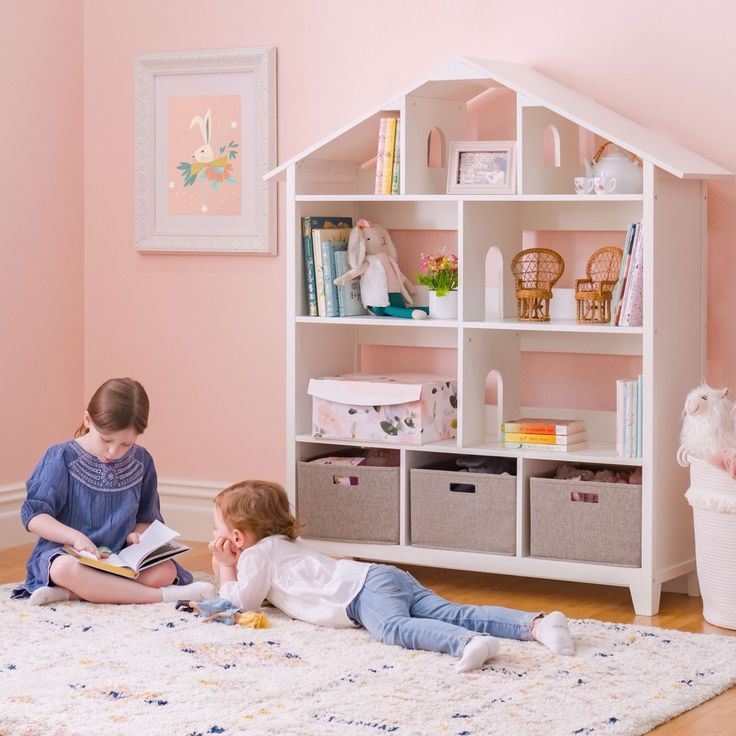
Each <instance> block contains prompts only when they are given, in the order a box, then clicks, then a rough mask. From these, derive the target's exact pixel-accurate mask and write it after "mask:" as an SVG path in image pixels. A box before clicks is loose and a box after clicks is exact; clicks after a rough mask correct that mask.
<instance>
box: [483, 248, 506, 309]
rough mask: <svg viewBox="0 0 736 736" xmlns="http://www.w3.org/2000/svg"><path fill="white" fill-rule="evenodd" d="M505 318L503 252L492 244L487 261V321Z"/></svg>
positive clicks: (487, 254)
mask: <svg viewBox="0 0 736 736" xmlns="http://www.w3.org/2000/svg"><path fill="white" fill-rule="evenodd" d="M502 318H503V253H502V252H501V250H500V248H498V247H496V246H495V245H492V246H491V247H490V248H489V249H488V252H487V253H486V261H485V314H484V319H485V320H486V321H490V322H493V321H496V320H500V319H502Z"/></svg>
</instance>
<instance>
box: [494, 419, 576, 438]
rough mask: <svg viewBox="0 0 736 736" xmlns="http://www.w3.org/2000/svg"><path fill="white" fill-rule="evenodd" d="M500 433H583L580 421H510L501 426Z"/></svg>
mask: <svg viewBox="0 0 736 736" xmlns="http://www.w3.org/2000/svg"><path fill="white" fill-rule="evenodd" d="M501 431H502V432H524V433H526V434H554V435H557V434H576V433H578V432H584V431H585V422H584V421H583V420H582V419H533V418H532V419H527V418H523V419H511V420H509V421H506V422H503V423H502V424H501Z"/></svg>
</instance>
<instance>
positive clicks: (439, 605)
mask: <svg viewBox="0 0 736 736" xmlns="http://www.w3.org/2000/svg"><path fill="white" fill-rule="evenodd" d="M148 409H149V402H148V396H147V395H146V392H145V390H144V388H143V386H141V384H140V383H138V382H137V381H134V380H133V379H130V378H113V379H111V380H109V381H106V382H105V383H103V384H102V386H100V388H98V389H97V391H96V392H95V394H94V395H93V396H92V399H91V400H90V402H89V405H88V406H87V409H86V411H85V412H84V419H83V423H82V426H81V427H79V429H78V430H77V432H76V434H75V438H74V439H72V440H69V441H67V442H63V443H61V444H58V445H54V446H53V447H51V448H49V449H48V450H47V451H46V453H45V454H44V456H43V458H42V459H41V461H40V462H39V464H38V466H37V467H36V469H35V470H34V471H33V473H32V474H31V477H30V478H29V479H28V482H27V489H28V495H27V498H26V501H25V502H24V504H23V507H22V509H21V520H22V522H23V524H24V526H25V527H26V528H27V529H28V530H29V531H31V532H33V533H34V534H37V535H38V537H39V540H38V542H37V543H36V546H35V548H34V549H33V552H32V553H31V557H30V558H29V560H28V563H27V565H26V569H27V576H26V580H25V582H24V583H23V585H21V586H19V587H18V588H16V589H15V590H14V591H13V597H15V598H29V599H30V602H31V603H32V604H37V605H44V604H48V603H53V602H56V601H63V600H70V599H76V598H80V599H82V600H86V601H92V602H98V603H159V602H161V601H169V602H172V601H176V600H179V599H188V600H202V599H204V598H212V597H214V596H215V595H216V590H215V588H214V586H212V585H211V584H209V583H202V582H192V576H191V574H190V573H189V572H187V571H186V570H184V569H183V568H182V567H180V566H179V565H178V563H176V562H175V561H173V560H169V561H167V562H164V563H161V564H159V565H156V566H155V567H152V568H149V569H147V570H144V571H143V572H142V573H141V575H140V576H139V577H138V579H137V580H129V579H126V578H121V577H118V576H115V575H110V574H108V573H105V572H101V571H98V570H95V569H92V568H89V567H86V566H84V565H80V564H79V563H78V562H77V561H76V560H75V559H74V558H73V557H71V556H70V555H67V554H66V553H65V552H64V550H63V547H64V545H68V546H71V547H73V548H74V549H76V550H77V551H80V552H81V551H87V552H90V553H91V554H94V555H96V556H98V557H100V556H102V553H101V548H102V547H107V548H110V549H113V550H119V549H121V548H122V547H124V546H126V545H129V544H134V543H135V542H137V541H138V540H139V537H140V533H141V532H142V531H143V530H144V529H145V528H146V527H147V526H148V525H149V524H151V523H152V522H153V521H154V520H155V519H159V520H162V518H161V511H160V505H159V497H158V491H157V481H156V470H155V467H154V464H153V459H152V458H151V456H150V455H149V453H148V452H147V451H146V450H145V449H143V448H142V447H140V446H138V445H137V444H136V441H137V439H138V437H139V436H140V435H141V434H142V433H143V431H144V430H145V429H146V427H147V426H148ZM213 513H214V534H213V541H212V542H211V543H210V551H211V553H212V566H213V570H214V572H215V575H216V576H217V578H218V580H219V585H220V591H219V594H220V596H221V597H222V598H225V599H227V600H228V601H230V603H231V604H232V605H233V606H236V607H238V608H241V609H243V610H246V611H248V610H255V609H257V608H259V607H260V605H261V603H262V601H263V600H264V599H268V600H269V601H270V602H271V603H272V604H273V605H274V606H276V607H277V608H279V609H281V610H282V611H283V612H284V613H286V614H287V615H289V616H291V617H292V618H297V619H301V620H303V621H307V622H309V623H313V624H319V625H322V626H335V627H349V626H363V627H364V628H365V629H367V630H368V631H369V632H370V633H371V634H372V635H373V636H374V637H376V638H377V639H380V640H381V641H383V642H384V643H386V644H393V645H397V646H402V647H405V648H407V649H426V650H429V651H435V652H445V653H447V654H451V655H453V656H454V657H457V658H458V660H459V661H458V663H457V665H456V669H457V670H458V671H459V672H466V671H470V670H475V669H479V668H480V667H482V666H483V665H484V664H485V663H486V662H488V661H489V660H490V659H492V658H493V657H494V656H495V655H496V653H497V652H498V649H499V643H498V638H503V639H519V640H536V641H538V642H540V643H541V644H543V645H544V646H546V647H547V648H548V649H549V650H550V651H552V652H555V653H557V654H566V655H572V654H574V648H573V643H572V639H571V637H570V633H569V630H568V626H567V619H566V618H565V616H564V615H563V614H562V613H560V612H559V611H554V612H553V613H551V614H549V615H544V614H542V613H531V612H525V611H517V610H514V609H510V608H502V607H500V606H476V605H461V604H457V603H452V602H450V601H447V600H445V599H444V598H441V597H440V596H438V595H436V594H435V593H433V592H432V591H430V590H428V589H427V588H425V587H423V586H422V585H420V584H419V583H418V582H417V581H416V580H415V579H414V578H413V577H412V576H411V575H410V574H409V573H407V572H404V571H402V570H399V569H398V568H396V567H393V566H391V565H380V564H371V563H366V562H356V561H354V560H347V559H340V560H336V559H333V558H331V557H327V556H325V555H321V554H319V553H317V552H315V551H313V550H311V549H310V548H309V547H307V546H306V545H304V544H303V543H302V542H301V540H300V539H299V538H298V530H299V525H298V524H297V521H296V519H295V518H294V516H293V515H292V514H291V511H290V510H289V500H288V497H287V495H286V492H285V491H284V489H283V488H282V487H281V486H280V485H278V484H275V483H270V482H266V481H253V480H251V481H244V482H242V483H237V484H235V485H233V486H230V487H229V488H226V489H225V490H224V491H222V492H221V493H220V494H219V495H218V496H217V498H216V499H215V505H214V511H213ZM497 637H498V638H497Z"/></svg>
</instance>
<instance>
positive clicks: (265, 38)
mask: <svg viewBox="0 0 736 736" xmlns="http://www.w3.org/2000/svg"><path fill="white" fill-rule="evenodd" d="M347 6H352V7H347ZM203 7H206V10H204V11H203ZM698 7H699V10H698V12H693V9H692V4H691V3H686V2H684V1H682V0H679V1H677V2H673V3H669V4H668V5H667V13H666V14H663V13H661V11H660V9H659V7H657V5H656V4H654V3H652V4H648V3H641V2H640V0H621V1H620V2H618V3H616V7H615V9H614V10H611V9H610V8H608V7H606V8H603V7H599V6H596V5H594V4H590V3H588V4H587V5H581V4H580V3H579V2H573V0H559V1H558V2H556V3H543V2H528V1H527V2H523V1H522V2H518V3H515V4H511V3H508V2H502V1H501V0H482V1H481V0H477V1H475V0H474V1H470V0H466V1H465V2H460V3H447V2H446V0H422V2H418V0H407V1H406V2H396V1H395V0H391V1H389V0H374V2H373V3H368V4H366V3H357V2H352V3H351V2H349V3H346V2H345V0H340V1H339V2H338V0H319V1H316V0H312V1H311V2H305V1H304V0H280V1H279V2H276V3H253V2H248V3H245V2H241V1H240V0H220V1H218V2H214V3H209V4H207V5H206V6H203V5H202V4H201V3H200V2H195V0H176V2H174V0H146V2H142V1H129V2H120V0H94V2H85V5H84V41H85V54H84V69H85V99H84V123H85V152H84V153H85V155H84V162H85V169H84V176H85V272H86V278H85V298H86V310H85V320H86V321H85V329H84V335H85V339H86V353H85V365H86V381H85V382H86V388H85V390H86V392H87V393H89V392H90V391H91V390H92V389H93V388H94V387H95V386H96V385H97V384H98V383H99V382H100V381H101V380H103V379H104V378H107V377H108V376H111V375H116V374H124V373H129V374H132V375H135V376H137V377H139V378H140V379H141V380H142V381H143V382H144V383H145V384H146V386H147V387H148V388H149V390H150V393H151V397H152V401H153V413H152V417H151V428H150V430H149V432H148V433H147V437H146V444H147V445H148V446H149V447H150V448H151V449H152V451H153V452H154V455H155V457H156V459H157V462H158V466H159V472H160V473H161V475H163V476H168V477H171V476H178V477H183V478H192V479H197V478H199V479H220V478H221V479H229V480H235V479H237V478H240V477H242V476H245V475H251V476H253V475H259V476H268V477H273V478H277V479H281V478H283V476H284V468H283V456H284V388H283V386H284V375H285V370H284V306H283V305H284V257H283V255H282V253H283V248H284V242H283V191H280V197H281V204H280V220H279V231H280V240H281V242H280V253H281V254H280V255H279V256H278V257H276V258H261V257H232V256H227V257H216V256H194V255H193V256H160V255H154V256H151V255H140V254H138V253H137V252H136V251H135V248H134V242H133V190H134V181H133V172H134V169H133V151H134V149H133V137H134V124H133V121H134V116H133V112H134V108H133V60H134V57H135V55H136V54H137V53H141V52H151V51H172V50H189V49H207V48H227V47H237V46H256V45H274V46H276V47H277V48H278V84H279V93H278V105H279V138H278V145H279V160H280V161H283V160H285V159H287V158H289V157H291V156H293V155H295V154H296V153H298V152H299V151H301V150H302V149H304V148H306V147H307V146H309V145H311V144H312V143H313V142H314V141H316V140H319V139H320V138H322V137H324V136H326V135H328V134H329V133H331V132H332V131H333V130H335V129H337V128H338V127H340V126H342V125H344V124H346V123H349V122H350V121H351V120H353V119H354V118H356V117H358V116H360V115H362V114H363V113H364V112H365V111H366V110H367V109H368V108H370V107H372V106H374V105H376V104H378V103H379V102H381V101H383V100H385V99H387V98H389V97H390V96H392V95H393V94H394V93H396V92H397V91H399V90H401V89H403V88H404V87H406V86H408V85H410V84H412V83H413V82H415V81H416V80H418V79H420V78H421V77H422V76H423V75H424V74H425V73H427V72H428V71H430V70H432V69H434V68H435V67H438V66H441V65H442V64H443V63H445V62H446V61H448V60H450V59H452V58H453V57H454V56H455V55H457V54H467V55H470V56H473V55H475V56H480V57H488V58H500V59H508V60H510V61H517V62H520V63H524V64H530V65H532V66H534V67H535V68H536V69H538V70H539V71H540V72H542V73H544V74H547V75H548V76H550V77H552V78H553V79H556V80H558V81H560V82H561V83H563V84H566V85H568V86H570V87H572V88H573V89H575V90H577V91H579V92H580V93H582V94H586V95H590V96H591V97H594V98H596V99H597V100H599V101H600V102H602V103H603V104H605V105H607V106H609V107H611V108H612V109H614V110H616V111H618V112H620V113H622V114H624V115H627V116H629V117H631V118H632V119H634V120H636V121H638V122H639V123H641V124H643V125H645V126H647V127H650V128H652V129H654V130H657V131H660V132H661V133H662V134H663V135H665V136H668V137H670V138H671V139H673V140H675V141H676V142H678V143H680V144H682V145H684V146H687V147H689V148H691V149H692V150H694V151H696V152H697V153H700V154H702V155H704V156H706V157H709V158H712V159H713V160H714V161H716V162H718V163H720V164H722V165H723V166H725V167H727V168H730V169H732V170H736V147H734V146H733V145H732V137H733V131H734V130H736V125H735V123H736V120H735V119H734V118H735V117H736V115H735V112H736V108H735V106H734V102H733V96H732V95H731V90H733V88H734V84H733V83H734V74H735V73H736V72H735V71H734V70H736V64H734V56H735V55H736V51H734V46H733V43H732V38H731V36H732V31H731V29H732V28H733V25H734V20H736V10H734V9H732V8H731V6H730V5H729V4H726V3H725V2H714V1H713V0H705V2H704V3H702V4H701V5H700V6H698ZM387 20H388V21H389V22H387ZM320 39H321V40H322V41H323V42H321V41H320ZM327 41H328V42H327ZM327 97H329V99H331V100H332V101H333V102H334V101H335V100H338V101H339V104H337V105H335V104H332V105H330V110H329V113H326V112H325V106H324V104H323V101H324V99H325V98H327ZM75 107H76V106H75V105H71V104H68V107H67V108H66V109H67V110H70V111H71V110H73V109H74V108H75ZM734 200H736V184H734V183H733V182H727V183H720V184H714V185H713V186H712V187H711V188H710V237H711V240H710V248H711V250H710V271H711V287H712V289H711V294H710V320H709V338H710V349H709V361H710V368H709V378H710V380H711V381H712V382H713V383H715V384H729V385H731V386H732V387H734V388H736V342H734V341H732V340H730V339H729V337H730V336H729V329H728V328H729V315H731V314H733V313H734V312H735V311H736V310H735V307H736V293H735V292H734V290H733V289H732V288H731V283H732V281H733V273H734V254H733V250H732V249H731V248H730V247H729V246H730V244H731V241H732V240H733V239H734V237H735V236H736V207H734ZM70 290H72V291H73V286H72V288H71V289H70ZM681 400H682V397H679V396H676V397H673V401H676V402H680V401H681Z"/></svg>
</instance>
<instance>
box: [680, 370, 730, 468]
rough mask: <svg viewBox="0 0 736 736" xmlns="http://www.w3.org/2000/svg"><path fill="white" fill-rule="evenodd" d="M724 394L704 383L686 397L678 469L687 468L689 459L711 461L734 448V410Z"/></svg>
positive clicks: (726, 391) (722, 390) (725, 392)
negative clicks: (714, 456)
mask: <svg viewBox="0 0 736 736" xmlns="http://www.w3.org/2000/svg"><path fill="white" fill-rule="evenodd" d="M727 394H728V389H727V388H721V389H715V388H711V387H710V386H708V384H706V383H704V384H702V385H700V386H698V387H697V388H694V389H693V390H692V391H690V393H689V394H688V395H687V398H686V399H685V406H684V408H683V410H682V431H681V432H680V448H679V450H678V451H677V460H678V462H679V463H680V465H687V464H688V457H693V458H698V459H700V460H710V458H712V457H713V455H715V454H716V453H717V452H721V451H722V450H727V449H729V448H734V447H736V407H734V403H733V402H732V401H731V400H730V399H728V398H726V395H727Z"/></svg>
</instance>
